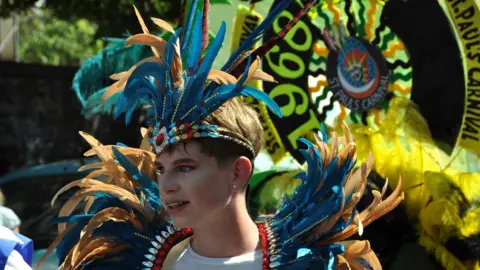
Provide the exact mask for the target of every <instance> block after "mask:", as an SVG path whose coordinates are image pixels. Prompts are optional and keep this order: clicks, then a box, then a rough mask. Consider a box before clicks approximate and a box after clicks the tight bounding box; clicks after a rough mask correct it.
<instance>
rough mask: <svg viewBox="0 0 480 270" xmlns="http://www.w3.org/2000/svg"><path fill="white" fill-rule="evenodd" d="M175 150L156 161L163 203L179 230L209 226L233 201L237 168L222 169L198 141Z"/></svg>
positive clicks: (178, 146)
mask: <svg viewBox="0 0 480 270" xmlns="http://www.w3.org/2000/svg"><path fill="white" fill-rule="evenodd" d="M172 147H175V148H174V149H172V151H170V152H165V153H162V154H160V155H157V157H156V160H155V163H156V166H157V170H158V174H157V181H158V184H159V189H160V197H161V198H162V202H163V203H164V205H165V208H166V210H167V212H168V213H169V215H170V217H171V218H172V220H173V222H174V224H175V226H177V227H180V228H187V227H188V228H201V227H204V226H209V223H208V222H210V221H214V220H215V216H218V215H219V214H220V215H221V213H222V211H225V210H226V209H227V207H228V205H229V203H230V201H231V198H232V182H233V181H234V178H235V174H234V166H233V164H226V165H223V166H219V164H218V162H217V160H216V158H215V157H210V156H208V155H205V154H203V153H202V152H201V151H200V145H199V144H198V143H197V142H195V141H191V142H188V143H186V144H185V145H184V144H178V145H175V146H172ZM206 221H208V222H206Z"/></svg>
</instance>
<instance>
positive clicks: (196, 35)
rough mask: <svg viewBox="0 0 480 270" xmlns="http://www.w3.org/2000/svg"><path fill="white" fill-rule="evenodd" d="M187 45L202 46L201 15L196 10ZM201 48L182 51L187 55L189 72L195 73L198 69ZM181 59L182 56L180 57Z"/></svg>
mask: <svg viewBox="0 0 480 270" xmlns="http://www.w3.org/2000/svg"><path fill="white" fill-rule="evenodd" d="M189 38H190V40H189V44H202V14H201V13H200V11H199V10H197V14H196V16H195V24H194V25H193V32H192V35H191V36H190V37H189ZM201 50H202V46H198V45H194V46H191V47H190V48H188V50H184V53H186V54H187V67H188V69H189V72H192V73H193V72H195V71H196V70H197V68H198V61H199V60H200V55H201ZM182 57H183V56H182Z"/></svg>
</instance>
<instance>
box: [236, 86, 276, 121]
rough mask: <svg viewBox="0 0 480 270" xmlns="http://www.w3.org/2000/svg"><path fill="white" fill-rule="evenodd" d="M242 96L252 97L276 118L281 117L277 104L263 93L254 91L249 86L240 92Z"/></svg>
mask: <svg viewBox="0 0 480 270" xmlns="http://www.w3.org/2000/svg"><path fill="white" fill-rule="evenodd" d="M242 94H243V95H244V96H249V97H253V98H255V99H257V100H259V101H261V102H263V103H265V105H267V107H268V108H269V109H270V110H271V111H272V112H273V113H274V114H275V115H276V116H278V117H282V111H281V110H280V107H279V106H278V104H277V103H276V102H275V101H274V100H273V99H272V98H271V97H270V96H269V95H267V94H266V93H265V92H263V91H261V90H258V89H255V88H253V87H251V86H248V85H247V86H245V87H244V88H243V90H242Z"/></svg>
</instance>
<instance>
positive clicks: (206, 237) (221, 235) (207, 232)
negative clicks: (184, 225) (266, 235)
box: [190, 201, 261, 258]
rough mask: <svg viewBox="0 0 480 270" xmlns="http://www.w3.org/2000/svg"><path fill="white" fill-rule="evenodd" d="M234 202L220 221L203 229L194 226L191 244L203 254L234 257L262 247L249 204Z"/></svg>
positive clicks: (214, 256)
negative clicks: (243, 204) (249, 211)
mask: <svg viewBox="0 0 480 270" xmlns="http://www.w3.org/2000/svg"><path fill="white" fill-rule="evenodd" d="M239 204H240V205H238V204H237V205H236V206H235V205H233V206H232V208H233V209H228V210H227V211H225V212H226V213H222V216H221V217H219V219H218V220H215V221H213V220H212V223H211V224H209V225H210V226H206V227H202V228H193V237H192V239H191V242H190V245H191V247H192V249H193V250H194V251H195V252H196V253H197V254H199V255H200V256H204V257H210V258H230V257H235V256H240V255H243V254H247V253H250V252H253V251H255V250H257V249H258V248H260V244H261V243H260V241H259V233H258V228H257V225H256V224H255V223H254V222H253V220H252V218H251V217H250V215H249V214H248V212H247V208H246V206H243V207H242V205H241V201H239Z"/></svg>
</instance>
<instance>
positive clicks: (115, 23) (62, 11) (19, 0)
mask: <svg viewBox="0 0 480 270" xmlns="http://www.w3.org/2000/svg"><path fill="white" fill-rule="evenodd" d="M35 2H36V1H33V0H3V1H1V3H2V4H1V6H0V16H8V15H9V14H10V13H11V12H16V13H20V14H22V13H26V12H28V11H29V10H30V9H31V8H32V7H34V6H35ZM133 4H135V5H136V6H137V8H138V9H139V10H140V12H141V13H142V16H143V17H144V18H148V17H161V18H162V19H164V20H167V21H175V19H176V18H177V17H178V14H179V12H180V0H143V1H139V0H137V1H134V0H101V1H98V0H68V1H65V0H48V1H45V4H44V6H43V7H42V9H43V10H49V11H51V12H52V13H51V14H53V15H54V16H55V17H57V18H58V19H61V20H65V21H69V22H74V21H77V20H79V19H86V20H88V21H91V22H95V23H96V24H97V25H98V29H97V31H96V33H95V34H96V37H97V38H99V37H119V36H122V35H123V34H125V33H126V32H127V31H128V32H131V33H137V32H140V31H141V29H140V27H139V25H138V21H137V18H136V16H135V12H134V10H133ZM145 21H146V22H147V24H149V25H150V22H149V20H145Z"/></svg>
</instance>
